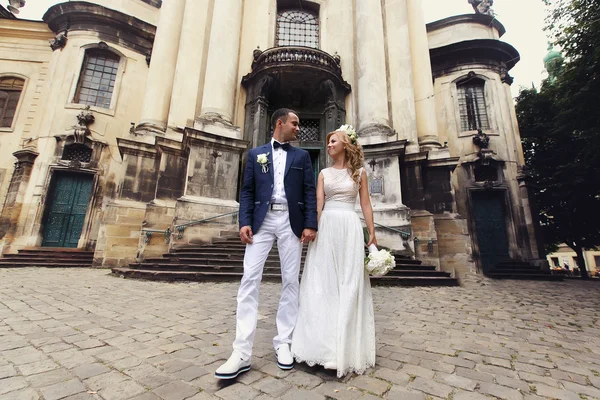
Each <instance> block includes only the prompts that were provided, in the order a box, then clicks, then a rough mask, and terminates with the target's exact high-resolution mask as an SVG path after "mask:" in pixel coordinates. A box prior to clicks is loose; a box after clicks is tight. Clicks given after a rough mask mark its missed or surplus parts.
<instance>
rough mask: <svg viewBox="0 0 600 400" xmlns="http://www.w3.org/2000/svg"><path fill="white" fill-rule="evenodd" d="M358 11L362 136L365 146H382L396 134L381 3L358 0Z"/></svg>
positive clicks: (357, 75)
mask: <svg viewBox="0 0 600 400" xmlns="http://www.w3.org/2000/svg"><path fill="white" fill-rule="evenodd" d="M355 11H356V12H355V15H356V64H357V66H358V67H357V71H356V90H357V94H358V134H359V136H360V137H361V138H363V140H361V142H362V143H364V144H370V143H381V142H385V141H387V137H388V136H390V135H393V134H394V131H393V130H392V129H391V128H390V121H389V107H388V82H387V79H386V78H387V71H386V66H385V46H384V43H385V41H384V40H385V38H384V32H383V18H382V9H381V1H380V0H361V1H357V2H356V10H355Z"/></svg>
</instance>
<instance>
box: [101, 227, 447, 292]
mask: <svg viewBox="0 0 600 400" xmlns="http://www.w3.org/2000/svg"><path fill="white" fill-rule="evenodd" d="M307 247H308V246H305V247H304V250H303V253H302V263H304V259H305V256H306V249H307ZM244 249H245V245H244V244H242V243H241V242H240V239H239V238H238V237H231V238H222V239H217V240H215V241H213V243H212V244H207V245H199V246H193V247H182V248H177V249H174V250H172V251H171V252H170V253H168V254H164V255H163V257H161V258H148V259H146V260H144V261H143V262H140V263H134V264H130V265H129V266H128V267H121V268H112V273H113V274H114V275H116V276H123V277H126V278H139V279H150V280H161V281H239V280H240V279H241V278H242V275H243V260H244ZM263 281H273V282H281V274H280V266H279V255H278V253H277V249H276V246H274V248H273V249H272V250H271V253H269V256H268V258H267V261H266V263H265V268H264V271H263ZM371 282H372V283H373V284H377V285H394V286H458V280H457V279H456V278H454V277H453V276H451V274H450V273H447V272H443V271H437V270H436V267H435V266H429V265H422V264H421V262H420V261H418V260H410V259H405V258H400V257H399V256H396V268H395V269H394V270H392V271H390V273H389V274H388V275H386V276H384V277H381V278H375V277H371Z"/></svg>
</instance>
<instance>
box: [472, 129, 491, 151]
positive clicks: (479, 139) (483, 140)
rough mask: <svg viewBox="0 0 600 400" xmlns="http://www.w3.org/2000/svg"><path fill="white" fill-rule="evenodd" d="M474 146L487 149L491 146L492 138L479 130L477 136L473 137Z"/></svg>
mask: <svg viewBox="0 0 600 400" xmlns="http://www.w3.org/2000/svg"><path fill="white" fill-rule="evenodd" d="M473 144H475V146H477V147H479V148H480V149H487V148H488V146H489V145H490V137H489V136H488V135H486V134H485V133H484V132H483V131H482V130H481V129H477V134H476V135H473Z"/></svg>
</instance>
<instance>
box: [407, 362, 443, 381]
mask: <svg viewBox="0 0 600 400" xmlns="http://www.w3.org/2000/svg"><path fill="white" fill-rule="evenodd" d="M400 372H403V373H405V374H407V375H414V376H420V377H422V378H427V379H432V378H433V376H434V375H435V372H434V371H432V370H430V369H427V368H423V367H419V366H417V365H411V364H406V365H405V366H404V367H402V368H401V369H400Z"/></svg>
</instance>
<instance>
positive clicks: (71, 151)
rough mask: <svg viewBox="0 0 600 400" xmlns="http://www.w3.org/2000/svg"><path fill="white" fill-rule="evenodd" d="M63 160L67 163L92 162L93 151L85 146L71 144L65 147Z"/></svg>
mask: <svg viewBox="0 0 600 400" xmlns="http://www.w3.org/2000/svg"><path fill="white" fill-rule="evenodd" d="M62 159H63V160H67V161H79V162H90V160H91V159H92V149H90V148H89V147H87V146H86V145H83V144H78V143H74V144H70V145H68V146H65V149H64V150H63V156H62Z"/></svg>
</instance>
